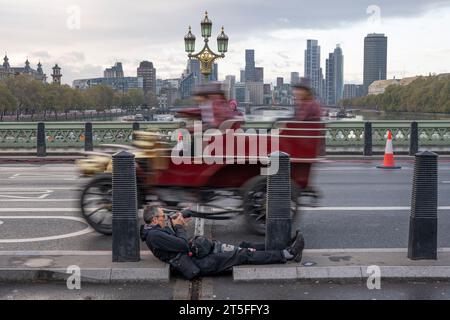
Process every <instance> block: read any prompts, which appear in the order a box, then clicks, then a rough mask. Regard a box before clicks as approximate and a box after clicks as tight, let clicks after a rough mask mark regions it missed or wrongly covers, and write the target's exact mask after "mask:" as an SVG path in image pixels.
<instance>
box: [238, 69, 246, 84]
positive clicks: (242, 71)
mask: <svg viewBox="0 0 450 320" xmlns="http://www.w3.org/2000/svg"><path fill="white" fill-rule="evenodd" d="M239 75H240V77H239V82H245V70H241V72H240V74H239Z"/></svg>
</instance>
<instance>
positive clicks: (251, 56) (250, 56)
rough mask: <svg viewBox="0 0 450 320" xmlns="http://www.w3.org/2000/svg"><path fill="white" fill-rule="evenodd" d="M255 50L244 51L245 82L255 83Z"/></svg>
mask: <svg viewBox="0 0 450 320" xmlns="http://www.w3.org/2000/svg"><path fill="white" fill-rule="evenodd" d="M255 73H256V71H255V50H253V49H247V50H245V82H255V81H256V75H255Z"/></svg>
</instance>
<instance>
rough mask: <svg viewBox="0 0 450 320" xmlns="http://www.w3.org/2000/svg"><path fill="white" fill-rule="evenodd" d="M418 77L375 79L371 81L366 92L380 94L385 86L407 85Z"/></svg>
mask: <svg viewBox="0 0 450 320" xmlns="http://www.w3.org/2000/svg"><path fill="white" fill-rule="evenodd" d="M417 78H418V77H408V78H403V79H390V80H377V81H374V82H372V84H371V85H370V86H369V90H368V94H375V95H377V94H381V93H384V91H385V90H386V88H387V87H389V86H391V85H399V86H407V85H408V84H410V83H411V82H413V81H414V80H416V79H417Z"/></svg>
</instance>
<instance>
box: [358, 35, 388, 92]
mask: <svg viewBox="0 0 450 320" xmlns="http://www.w3.org/2000/svg"><path fill="white" fill-rule="evenodd" d="M386 74H387V37H386V36H385V35H384V34H378V33H370V34H368V35H367V36H366V37H365V38H364V81H363V84H364V87H365V90H366V92H367V91H368V88H369V86H370V85H371V84H372V83H373V82H374V81H377V80H386Z"/></svg>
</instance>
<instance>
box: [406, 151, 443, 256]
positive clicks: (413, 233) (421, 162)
mask: <svg viewBox="0 0 450 320" xmlns="http://www.w3.org/2000/svg"><path fill="white" fill-rule="evenodd" d="M437 158H438V155H437V154H435V153H433V152H429V151H424V152H420V153H417V154H416V159H415V164H414V178H413V189H412V199H411V217H410V220H409V241H408V258H409V259H412V260H418V259H435V260H436V259H437V198H438V190H437V188H438V184H437V175H438V172H437V171H438V170H437Z"/></svg>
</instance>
